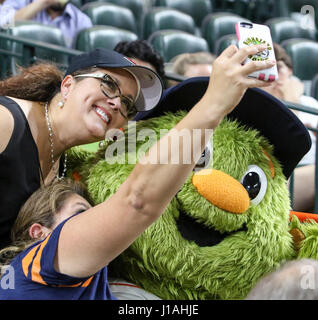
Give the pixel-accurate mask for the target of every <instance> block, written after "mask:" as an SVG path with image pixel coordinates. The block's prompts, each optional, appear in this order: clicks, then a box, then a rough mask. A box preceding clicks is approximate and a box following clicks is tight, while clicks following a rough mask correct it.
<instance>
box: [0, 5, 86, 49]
mask: <svg viewBox="0 0 318 320" xmlns="http://www.w3.org/2000/svg"><path fill="white" fill-rule="evenodd" d="M68 2H69V1H67V0H5V1H4V2H3V5H6V6H10V7H12V8H13V9H14V10H15V16H14V19H15V20H34V21H37V22H40V23H43V24H48V25H52V26H55V27H58V28H59V29H61V31H62V33H63V35H64V38H65V42H66V45H67V47H72V44H73V41H74V39H75V37H76V35H77V33H78V32H79V31H80V30H82V29H86V28H90V27H92V21H91V19H90V18H89V17H88V16H87V15H86V14H84V13H83V12H82V11H81V10H80V9H78V8H76V7H75V6H74V5H73V4H71V3H68Z"/></svg>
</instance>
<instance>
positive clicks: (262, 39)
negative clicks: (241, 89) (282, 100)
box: [235, 22, 278, 81]
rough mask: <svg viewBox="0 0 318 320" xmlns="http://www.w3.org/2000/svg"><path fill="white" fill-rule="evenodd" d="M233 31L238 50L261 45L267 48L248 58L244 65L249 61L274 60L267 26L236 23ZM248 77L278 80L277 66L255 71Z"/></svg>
mask: <svg viewBox="0 0 318 320" xmlns="http://www.w3.org/2000/svg"><path fill="white" fill-rule="evenodd" d="M235 29H236V36H237V40H238V46H239V48H243V47H246V46H251V45H256V44H263V45H266V47H267V48H266V49H265V50H264V51H262V52H259V53H257V54H254V55H250V56H248V58H246V60H245V61H244V64H245V63H249V62H250V61H264V60H276V59H275V52H274V47H273V41H272V37H271V32H270V29H269V27H268V26H265V25H263V24H256V23H249V22H238V23H237V24H236V25H235ZM249 77H253V78H257V79H260V80H264V81H275V80H277V79H278V72H277V66H276V65H274V66H273V67H272V68H269V69H264V70H259V71H255V72H253V73H251V74H249Z"/></svg>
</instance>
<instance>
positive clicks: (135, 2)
mask: <svg viewBox="0 0 318 320" xmlns="http://www.w3.org/2000/svg"><path fill="white" fill-rule="evenodd" d="M99 1H101V0H99ZM103 1H105V0H103ZM107 2H110V3H114V4H117V5H118V6H121V7H124V8H128V9H130V10H131V12H132V13H133V15H134V17H135V21H136V25H137V34H138V35H139V36H142V34H141V28H142V18H143V14H144V12H145V7H144V2H143V0H108V1H107Z"/></svg>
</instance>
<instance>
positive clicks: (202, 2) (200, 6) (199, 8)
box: [155, 0, 212, 27]
mask: <svg viewBox="0 0 318 320" xmlns="http://www.w3.org/2000/svg"><path fill="white" fill-rule="evenodd" d="M155 6H157V7H169V8H173V9H176V10H179V11H182V12H184V13H186V14H188V15H190V16H192V18H193V19H194V22H195V24H196V26H197V27H201V24H202V21H203V19H204V17H205V16H207V15H208V14H209V13H212V4H211V1H210V0H195V1H193V0H156V2H155Z"/></svg>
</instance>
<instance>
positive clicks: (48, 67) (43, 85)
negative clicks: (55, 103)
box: [0, 63, 63, 102]
mask: <svg viewBox="0 0 318 320" xmlns="http://www.w3.org/2000/svg"><path fill="white" fill-rule="evenodd" d="M19 71H20V72H19V73H18V74H17V75H14V76H12V77H10V78H7V79H5V80H3V81H0V95H1V96H10V97H14V98H19V99H25V100H30V101H41V102H43V101H50V100H51V99H52V98H53V97H54V96H55V95H56V94H57V93H58V92H59V90H60V86H61V82H62V80H63V72H62V71H61V70H59V69H58V68H57V67H56V66H55V65H54V64H50V63H40V64H35V65H32V66H30V67H27V68H23V67H19Z"/></svg>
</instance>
